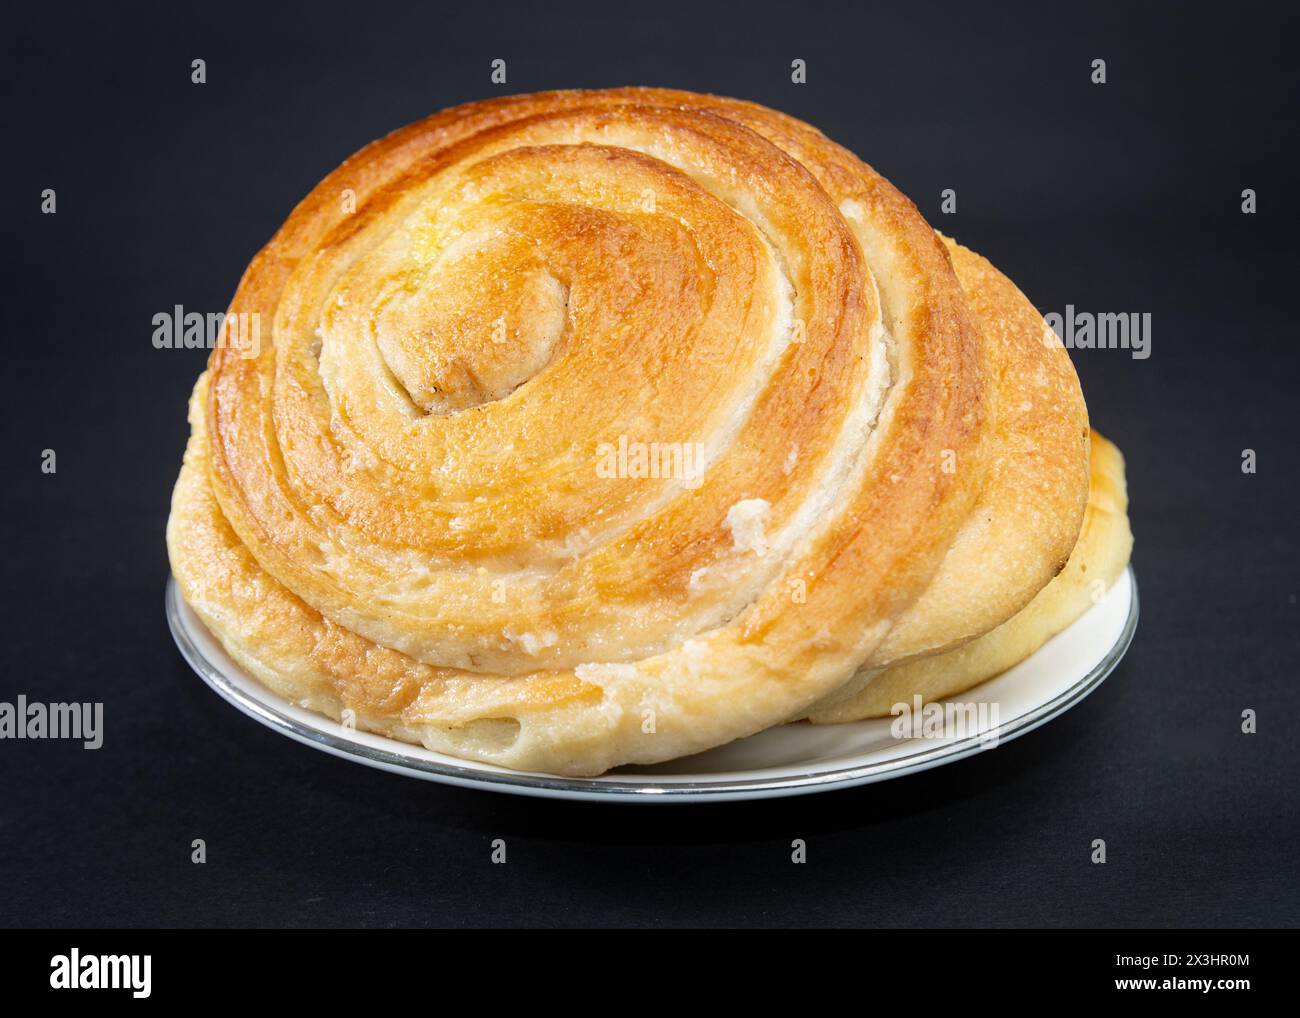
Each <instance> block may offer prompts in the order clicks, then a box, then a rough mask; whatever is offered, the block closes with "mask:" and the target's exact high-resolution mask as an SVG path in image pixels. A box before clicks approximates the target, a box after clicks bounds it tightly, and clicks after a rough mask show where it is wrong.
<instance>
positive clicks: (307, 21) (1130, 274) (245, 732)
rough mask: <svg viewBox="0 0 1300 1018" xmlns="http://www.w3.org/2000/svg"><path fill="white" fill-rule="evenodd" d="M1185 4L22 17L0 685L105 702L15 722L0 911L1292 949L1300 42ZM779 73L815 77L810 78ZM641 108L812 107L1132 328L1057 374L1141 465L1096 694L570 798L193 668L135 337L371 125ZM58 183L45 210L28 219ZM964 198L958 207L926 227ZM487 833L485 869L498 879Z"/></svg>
mask: <svg viewBox="0 0 1300 1018" xmlns="http://www.w3.org/2000/svg"><path fill="white" fill-rule="evenodd" d="M1195 6H1196V5H1187V6H1183V5H1178V4H1168V5H1159V6H1151V7H1141V6H1137V5H1130V4H1123V5H1117V6H1116V7H1114V8H1112V9H1109V10H1099V9H1098V8H1097V7H1096V5H1093V4H1087V5H1080V9H1079V10H1077V11H1073V12H1069V11H1065V10H1061V9H1055V8H1052V7H1050V6H1049V5H1045V4H1034V5H1027V6H1024V7H1017V8H1009V7H998V8H988V9H984V10H980V9H978V8H979V5H975V4H971V5H958V6H954V7H953V8H952V9H948V8H944V7H934V6H929V5H925V4H915V3H913V4H906V5H899V7H897V8H893V7H886V6H879V7H876V6H872V7H867V6H866V5H858V4H843V5H831V4H817V3H794V2H789V3H779V4H777V3H746V4H743V5H740V4H737V5H727V7H725V8H722V7H719V8H717V9H712V10H711V9H710V8H709V7H708V6H706V5H705V4H703V3H700V2H692V3H688V4H682V5H676V4H668V3H663V2H658V0H657V2H655V3H652V4H637V3H608V2H602V3H595V4H590V5H583V6H580V7H579V6H573V5H566V4H563V3H536V4H502V3H490V4H489V3H478V4H456V5H451V7H450V9H443V8H442V6H441V5H438V4H411V5H409V6H406V7H401V8H397V7H388V6H386V5H383V4H378V3H365V4H350V5H338V6H332V5H329V4H314V5H310V6H304V7H303V8H302V9H301V10H300V11H298V12H297V13H294V12H291V11H290V10H288V9H285V10H282V9H281V8H280V6H279V5H273V4H270V3H264V4H260V5H257V6H252V7H249V8H246V9H240V8H236V7H233V6H230V5H226V4H220V5H218V4H213V5H210V6H207V7H203V8H198V7H196V8H194V9H193V10H192V11H189V12H184V11H182V10H181V9H180V5H174V7H175V9H170V8H160V9H158V10H153V11H147V10H141V9H135V8H126V7H116V6H115V7H113V8H111V9H107V8H106V9H105V10H104V11H103V12H101V13H98V14H94V15H91V14H89V13H87V12H83V11H80V10H77V9H75V8H65V7H63V6H61V5H57V4H43V5H38V6H37V7H36V8H35V9H34V12H28V13H26V14H24V15H22V16H21V18H20V19H19V22H18V23H17V24H16V25H13V26H11V27H9V28H8V29H6V38H5V41H4V44H3V45H4V52H3V53H2V54H0V60H2V62H3V76H4V77H3V90H4V109H5V140H6V143H7V144H6V149H7V151H6V153H5V156H4V159H3V173H4V193H3V212H2V214H3V217H4V238H5V243H4V244H3V245H2V246H0V257H2V258H3V277H2V278H3V280H4V292H5V301H4V314H5V328H4V337H5V338H4V351H5V356H6V357H8V361H7V362H6V367H5V369H4V370H3V371H2V372H0V398H2V402H0V408H2V409H0V413H3V421H2V424H3V443H2V453H3V456H4V467H5V469H4V474H3V477H4V481H5V497H4V510H3V514H2V515H3V518H2V520H0V527H2V532H3V540H4V564H5V580H6V582H5V585H4V598H5V605H4V616H3V617H4V620H5V634H4V649H5V654H4V658H5V660H4V667H3V671H2V672H0V700H8V701H12V700H13V699H14V698H15V697H16V696H17V695H18V694H19V693H26V694H27V695H28V696H29V697H31V698H32V699H42V700H58V701H74V700H102V701H103V702H104V704H105V708H104V709H105V727H106V736H105V743H104V746H103V748H102V749H100V750H98V751H97V752H87V751H83V750H82V749H80V748H79V746H77V745H76V744H72V743H66V742H57V741H49V742H21V743H20V742H9V741H6V742H3V743H0V789H3V792H2V793H0V794H2V797H3V798H2V800H0V886H3V888H4V890H3V892H2V893H0V922H2V923H4V924H9V925H76V926H114V925H122V924H132V925H136V924H139V925H169V926H170V925H363V926H389V925H479V924H526V925H565V926H567V925H601V924H624V925H626V924H637V925H642V924H644V925H655V926H676V925H693V924H728V925H749V924H754V925H768V924H781V925H814V924H815V925H823V924H825V925H845V924H862V925H869V926H910V925H924V926H928V925H942V926H951V925H960V926H983V925H1047V926H1062V925H1111V926H1141V925H1155V926H1200V925H1229V926H1236V925H1241V926H1251V925H1269V926H1272V925H1295V924H1296V923H1297V921H1298V920H1300V880H1298V879H1297V872H1298V867H1297V862H1296V857H1297V852H1298V851H1300V806H1298V805H1297V794H1296V789H1297V773H1298V770H1297V759H1298V756H1300V754H1298V753H1297V749H1296V741H1297V738H1296V733H1295V730H1294V728H1293V727H1292V726H1295V725H1297V724H1300V672H1298V669H1297V658H1298V655H1297V613H1298V612H1300V608H1298V607H1297V604H1296V594H1297V587H1298V581H1297V576H1296V565H1297V559H1296V537H1297V534H1296V529H1297V528H1296V519H1297V508H1296V493H1297V483H1296V470H1297V460H1298V459H1300V456H1298V454H1297V435H1296V427H1295V425H1296V420H1297V413H1296V398H1295V393H1296V386H1297V382H1298V381H1300V378H1298V371H1297V364H1298V363H1300V362H1298V358H1297V354H1296V349H1295V343H1296V325H1295V317H1294V310H1293V309H1294V296H1295V281H1296V268H1297V259H1296V255H1295V251H1294V247H1293V238H1292V237H1291V236H1290V233H1291V231H1292V229H1293V227H1294V224H1295V221H1296V216H1295V204H1294V203H1295V162H1294V157H1295V150H1296V139H1295V127H1294V119H1295V114H1296V100H1297V96H1298V95H1300V89H1298V88H1297V85H1298V84H1300V81H1298V80H1297V79H1298V77H1300V75H1298V74H1297V71H1296V62H1295V58H1294V51H1295V41H1296V40H1295V31H1294V30H1295V27H1296V25H1295V22H1294V20H1291V19H1290V17H1289V16H1283V15H1281V14H1275V13H1272V12H1271V11H1270V9H1269V8H1267V7H1255V6H1251V5H1249V4H1233V5H1231V7H1229V8H1220V7H1208V6H1207V10H1213V11H1214V12H1215V14H1214V16H1213V17H1211V16H1210V15H1208V14H1204V13H1199V12H1198V11H1197V10H1196V9H1195ZM1085 8H1086V9H1085ZM196 57H201V58H203V59H205V60H206V61H207V64H208V82H207V84H205V85H194V84H191V82H190V61H191V60H192V59H194V58H196ZM497 57H501V58H504V59H505V60H506V61H507V64H508V73H509V81H508V84H506V85H504V86H500V85H493V84H491V82H490V80H489V64H490V62H491V60H493V59H494V58H497ZM796 57H798V58H803V59H805V60H807V62H808V83H807V84H806V85H794V84H792V83H791V82H790V70H789V69H790V62H791V60H792V59H794V58H796ZM1098 57H1100V58H1104V59H1105V60H1106V61H1107V65H1108V77H1109V81H1108V83H1107V84H1105V85H1104V86H1097V85H1093V84H1092V83H1091V81H1090V70H1091V69H1090V64H1091V61H1092V60H1093V59H1094V58H1098ZM618 84H647V85H669V86H675V87H682V88H689V89H695V90H700V91H713V92H719V93H724V94H731V95H736V96H740V97H743V98H748V99H754V100H757V101H759V102H763V103H766V104H768V105H771V106H774V107H777V108H779V109H782V110H785V111H787V112H789V113H792V114H795V115H796V116H800V117H803V118H805V119H807V120H809V121H811V122H812V123H814V124H816V125H817V126H819V127H821V128H822V129H823V130H825V131H826V132H827V133H828V134H830V135H831V136H832V137H833V138H835V139H837V140H838V141H841V142H843V143H844V144H846V145H848V146H849V147H850V148H852V149H854V150H855V151H856V152H858V153H859V154H860V155H862V156H863V157H864V158H866V159H867V160H868V161H869V162H871V163H872V164H873V165H875V166H876V167H877V168H878V169H879V170H880V171H882V172H883V173H884V174H885V175H886V176H888V177H889V178H890V179H892V180H893V181H894V182H895V183H896V184H897V185H899V187H901V188H902V190H904V191H905V192H906V193H908V194H909V195H910V196H911V197H912V198H913V199H914V200H915V201H916V202H917V204H918V205H919V206H920V208H921V210H922V212H923V213H924V214H925V215H926V216H927V217H928V218H929V219H930V220H931V221H932V222H933V223H934V224H935V225H936V226H938V227H939V228H941V229H943V230H945V232H948V233H951V234H953V235H955V236H957V237H958V238H959V239H960V240H962V241H964V242H965V243H967V244H969V245H971V246H973V247H975V248H976V249H977V250H979V251H980V252H982V253H983V254H985V255H987V256H989V257H990V258H991V259H992V260H993V261H994V262H995V263H996V264H997V265H998V266H999V267H1001V268H1002V269H1003V270H1004V271H1005V272H1006V273H1007V274H1008V275H1010V276H1011V277H1012V278H1013V279H1014V280H1015V281H1016V282H1017V283H1018V284H1019V285H1020V287H1021V288H1022V289H1023V290H1024V291H1025V292H1026V293H1027V294H1029V296H1030V297H1031V299H1032V300H1033V301H1034V302H1035V303H1036V304H1037V305H1038V307H1039V308H1040V309H1042V310H1043V311H1044V312H1046V311H1050V310H1058V311H1059V310H1062V309H1063V308H1064V306H1065V305H1066V304H1067V303H1072V304H1074V305H1075V306H1076V307H1077V308H1079V309H1081V310H1090V311H1096V312H1101V311H1116V312H1124V311H1137V312H1150V313H1151V314H1152V316H1153V343H1152V356H1151V357H1150V359H1149V360H1145V361H1141V360H1134V359H1132V358H1131V357H1130V356H1129V355H1128V353H1127V352H1125V351H1086V350H1080V351H1075V353H1074V359H1075V363H1076V365H1077V367H1078V370H1079V373H1080V376H1081V378H1082V381H1083V386H1084V391H1085V393H1086V394H1087V397H1088V402H1089V407H1090V411H1091V414H1092V418H1093V421H1094V423H1095V424H1096V425H1097V426H1098V427H1099V428H1100V429H1101V430H1102V431H1103V432H1104V433H1106V434H1107V435H1108V436H1110V437H1111V438H1113V439H1114V440H1115V441H1116V442H1117V443H1118V444H1119V445H1120V446H1121V448H1122V449H1123V450H1124V452H1125V453H1126V455H1127V458H1128V469H1129V481H1130V490H1131V495H1132V502H1133V504H1132V519H1133V527H1134V531H1135V533H1136V535H1137V546H1136V550H1135V555H1134V565H1135V569H1136V572H1137V576H1138V579H1139V582H1140V585H1141V595H1142V620H1141V623H1140V626H1139V629H1138V633H1137V638H1136V640H1135V642H1134V644H1133V647H1132V650H1131V652H1130V653H1129V655H1128V657H1127V659H1126V660H1125V662H1124V663H1123V665H1122V666H1121V667H1120V668H1119V669H1118V670H1117V671H1116V672H1115V674H1114V675H1112V677H1111V678H1110V679H1109V680H1108V681H1107V682H1106V683H1105V685H1104V686H1102V688H1101V689H1100V690H1099V691H1098V692H1096V693H1094V694H1093V695H1092V696H1091V697H1090V698H1089V699H1087V700H1086V701H1085V702H1084V703H1083V704H1082V705H1080V706H1079V707H1077V708H1076V709H1074V710H1072V711H1070V712H1069V713H1068V714H1066V715H1065V716H1063V717H1061V718H1060V719H1058V720H1056V721H1054V722H1053V723H1052V724H1051V725H1050V726H1048V727H1047V728H1044V729H1042V730H1040V731H1038V732H1036V733H1033V734H1031V735H1029V736H1026V737H1024V738H1023V739H1020V740H1018V741H1015V742H1013V743H1009V744H1007V745H1005V746H1003V747H1000V748H998V749H997V750H996V751H994V752H990V753H986V754H983V755H981V756H979V757H977V758H974V759H971V760H968V761H966V762H962V763H959V764H956V765H954V766H950V767H943V768H940V769H938V770H935V771H931V772H929V773H926V774H923V775H919V776H915V777H910V778H905V779H902V780H898V781H893V782H888V783H885V784H882V785H876V786H870V787H866V788H862V789H856V790H850V791H844V792H838V793H832V794H828V795H821V796H813V797H809V798H805V799H795V800H788V801H781V802H760V803H742V804H734V805H720V806H703V807H701V806H695V807H669V808H662V807H660V808H645V807H629V806H591V805H585V804H570V803H560V802H547V801H534V800H526V799H518V798H512V797H505V796H500V795H493V794H488V793H482V792H473V791H465V790H458V789H453V788H445V787H440V786H438V785H433V784H427V783H423V782H419V781H415V780H410V779H404V778H398V777H393V776H390V775H387V774H384V773H380V772H377V771H372V770H368V769H365V768H362V767H358V766H355V765H352V764H349V763H345V762H342V761H339V760H336V759H333V758H331V757H328V756H325V755H324V754H321V753H316V752H313V751H311V750H308V749H305V748H303V747H301V746H299V745H296V744H294V743H291V742H289V741H288V740H285V739H283V738H281V737H279V736H277V735H274V734H272V733H271V732H269V731H267V730H265V729H263V728H260V727H259V726H257V725H255V724H253V723H252V722H250V721H248V720H247V719H245V718H244V717H242V716H241V715H239V714H238V713H236V712H235V711H234V710H232V709H231V708H230V707H228V706H226V705H225V704H223V703H221V702H220V701H219V700H218V699H217V698H216V697H215V696H213V694H212V693H211V692H210V691H209V690H208V689H207V688H206V687H205V686H204V685H203V684H202V683H201V682H200V681H199V680H198V679H197V678H196V677H195V676H194V675H193V674H192V673H191V672H190V671H189V669H188V668H187V667H186V666H185V665H184V663H183V662H182V661H181V659H180V657H179V655H178V654H177V652H176V651H175V649H174V647H173V645H172V643H171V639H170V636H169V635H168V632H167V628H166V624H165V622H164V619H163V611H162V594H163V585H164V581H165V579H166V577H167V572H168V567H167V559H166V553H165V549H164V546H163V528H164V523H165V520H166V515H167V509H168V499H169V495H170V490H171V485H172V483H173V481H174V479H175V475H176V472H177V469H178V467H179V464H180V457H181V451H182V448H183V446H184V443H185V437H186V434H187V427H186V423H185V402H186V398H187V396H188V393H189V388H190V386H191V384H192V382H193V380H194V378H195V377H196V376H197V374H198V373H199V371H200V370H201V368H202V364H203V360H204V356H205V355H204V354H203V353H202V352H201V351H159V350H155V349H154V348H153V346H152V345H151V342H150V337H151V334H152V324H151V319H152V316H153V315H154V314H155V313H158V312H164V311H169V310H170V309H171V308H172V306H173V305H175V304H183V305H184V306H185V308H186V309H188V310H199V311H204V312H206V311H216V310H220V309H223V308H224V307H225V306H226V303H227V301H228V300H229V298H230V295H231V294H232V293H233V291H234V287H235V284H236V281H237V280H238V278H239V275H240V273H241V271H242V270H243V268H244V266H245V264H246V263H247V262H248V260H249V258H250V257H251V256H252V255H253V254H254V252H255V251H256V250H257V249H258V247H260V246H261V245H262V244H263V243H264V242H265V241H266V240H267V239H268V238H269V237H270V235H271V233H272V232H273V230H274V229H275V228H276V226H278V224H279V223H280V222H281V221H282V219H283V218H284V216H285V215H286V214H287V213H288V212H289V210H290V209H291V208H292V206H293V204H294V203H295V202H296V201H297V200H298V199H299V198H300V197H302V195H304V194H305V193H306V192H307V191H308V190H309V189H310V187H311V186H312V185H313V184H314V183H315V182H316V181H317V180H318V179H319V178H320V177H322V176H323V175H324V174H325V173H326V172H328V171H329V170H330V169H332V168H333V167H334V166H335V165H336V164H337V163H338V162H340V161H341V160H342V159H343V158H344V157H345V156H347V155H348V154H349V153H351V152H352V151H354V150H355V149H357V148H359V147H360V146H361V145H362V144H364V143H365V142H367V141H369V140H371V139H372V138H374V137H377V136H379V135H380V134H383V133H385V132H387V131H389V130H391V129H393V128H395V127H398V126H400V125H402V124H404V123H407V122H408V121H411V120H415V119H418V118H420V117H422V116H424V115H426V114H428V113H430V112H432V111H434V110H436V109H439V108H441V107H444V106H447V105H451V104H454V103H458V102H463V101H467V100H472V99H478V98H483V97H487V96H491V95H495V94H501V93H507V92H526V91H534V90H537V89H544V88H556V87H568V86H575V87H576V86H580V87H587V86H608V85H618ZM47 187H52V188H55V189H56V190H57V194H58V212H57V214H56V215H42V214H41V213H40V210H39V206H40V194H41V191H42V190H43V189H44V188H47ZM947 187H951V188H954V189H955V190H956V192H957V196H958V214H957V215H956V216H944V215H941V214H940V210H939V193H940V191H941V190H942V189H943V188H947ZM1244 188H1254V189H1255V190H1256V191H1257V192H1258V195H1259V198H1258V201H1259V212H1258V214H1256V215H1243V214H1242V212H1241V209H1240V206H1241V191H1242V190H1243V189H1244ZM46 448H52V449H54V450H56V451H57V454H58V472H57V474H55V475H52V476H47V475H44V474H42V472H41V470H40V459H41V450H43V449H46ZM1247 448H1249V449H1254V450H1256V452H1257V455H1258V473H1256V474H1254V475H1245V474H1243V473H1242V470H1241V457H1242V450H1243V449H1247ZM1245 708H1253V709H1254V710H1256V711H1257V712H1258V718H1259V721H1258V725H1259V731H1258V734H1256V735H1253V736H1247V735H1243V734H1242V733H1241V731H1240V716H1241V712H1242V710H1243V709H1245ZM498 837H501V838H505V839H506V840H507V842H508V845H509V863H508V864H507V865H505V866H495V865H491V864H490V862H489V854H490V842H491V841H492V839H494V838H498ZM194 838H204V839H206V841H207V845H208V861H207V863H206V865H203V866H196V865H192V864H191V863H190V861H189V860H190V842H191V840H192V839H194ZM794 838H803V839H805V840H806V841H807V843H808V862H807V864H806V865H803V866H795V865H792V864H791V862H790V842H791V840H792V839H794ZM1094 838H1104V839H1105V840H1106V843H1107V846H1108V862H1107V864H1106V865H1104V866H1097V865H1092V864H1091V863H1090V861H1089V855H1090V851H1091V843H1092V841H1093V839H1094Z"/></svg>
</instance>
